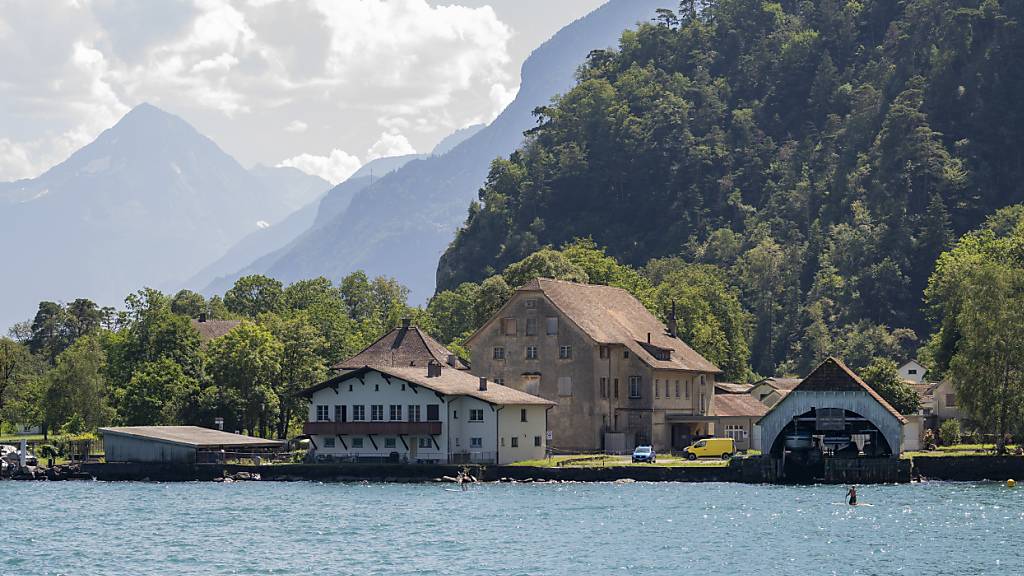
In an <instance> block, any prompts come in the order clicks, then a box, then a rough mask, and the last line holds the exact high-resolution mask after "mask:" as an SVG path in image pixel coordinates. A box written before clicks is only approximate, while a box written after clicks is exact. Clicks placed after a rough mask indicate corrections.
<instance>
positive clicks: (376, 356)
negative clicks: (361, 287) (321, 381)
mask: <svg viewBox="0 0 1024 576" xmlns="http://www.w3.org/2000/svg"><path fill="white" fill-rule="evenodd" d="M450 356H455V354H454V353H452V352H451V351H450V350H448V349H447V348H445V347H444V345H443V344H441V343H440V342H438V341H437V340H434V338H432V337H431V336H430V334H427V333H426V332H425V331H423V330H422V329H420V328H419V327H418V326H400V327H398V328H395V329H394V330H392V331H391V332H388V333H387V334H385V335H384V336H381V337H380V338H379V339H378V340H377V341H376V342H374V343H373V344H370V345H369V346H368V347H366V349H364V350H363V351H362V352H359V353H358V354H356V355H355V356H353V357H351V358H349V359H348V360H345V361H343V362H339V363H338V364H335V365H334V366H333V367H332V368H333V369H335V370H355V369H357V368H362V367H363V366H395V367H400V366H406V367H408V366H418V367H423V368H425V367H426V365H427V364H429V363H430V362H431V361H433V362H437V363H439V364H447V363H448V358H449V357H450ZM455 368H457V369H459V370H468V369H469V366H467V365H466V364H465V363H464V362H463V361H462V360H460V359H458V356H456V360H455Z"/></svg>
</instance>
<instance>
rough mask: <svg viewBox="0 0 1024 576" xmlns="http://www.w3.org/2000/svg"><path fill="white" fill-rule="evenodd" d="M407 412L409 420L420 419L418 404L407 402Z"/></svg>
mask: <svg viewBox="0 0 1024 576" xmlns="http://www.w3.org/2000/svg"><path fill="white" fill-rule="evenodd" d="M407 414H408V415H409V422H419V421H420V406H419V404H409V410H408V412H407Z"/></svg>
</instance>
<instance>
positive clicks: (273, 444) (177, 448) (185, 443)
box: [99, 426, 285, 464]
mask: <svg viewBox="0 0 1024 576" xmlns="http://www.w3.org/2000/svg"><path fill="white" fill-rule="evenodd" d="M99 433H100V435H101V436H102V437H103V450H104V453H105V459H106V461H107V462H141V463H159V464H195V463H197V462H210V461H216V460H218V459H220V458H221V457H222V456H221V455H222V454H223V453H245V454H257V453H263V452H266V451H273V450H281V449H283V448H284V447H285V442H282V441H279V440H267V439H265V438H254V437H252V436H244V435H242V434H231V433H229V432H222V431H220V430H213V429H212V428H201V427H199V426H122V427H111V428H100V429H99ZM222 451H223V452H222Z"/></svg>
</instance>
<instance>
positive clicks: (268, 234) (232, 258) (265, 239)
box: [165, 164, 331, 293]
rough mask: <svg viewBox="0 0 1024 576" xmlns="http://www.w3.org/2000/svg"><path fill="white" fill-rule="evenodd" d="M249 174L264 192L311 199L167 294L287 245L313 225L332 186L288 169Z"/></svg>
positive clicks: (259, 167)
mask: <svg viewBox="0 0 1024 576" xmlns="http://www.w3.org/2000/svg"><path fill="white" fill-rule="evenodd" d="M249 172H250V173H251V174H252V175H253V176H255V177H256V178H258V179H259V180H260V181H261V182H262V183H263V185H264V186H265V187H266V188H267V189H269V190H274V191H276V192H277V193H278V194H280V195H281V196H282V197H284V198H286V199H290V200H293V201H294V202H300V201H303V200H305V199H307V198H310V197H312V198H313V199H312V200H311V201H308V202H307V203H306V205H305V206H302V207H301V208H299V209H298V210H295V211H294V212H292V213H291V214H289V215H288V216H286V217H285V218H284V219H283V220H281V221H280V222H277V223H275V224H272V225H269V226H264V227H260V228H258V229H256V230H254V231H252V232H250V233H249V234H248V235H247V236H245V237H244V238H242V239H241V240H240V241H238V243H237V244H235V245H234V246H232V247H231V248H229V249H228V251H227V252H226V253H224V255H223V256H221V257H220V258H218V259H217V260H216V261H214V262H212V263H211V264H209V265H207V266H205V267H204V268H203V269H202V270H200V271H199V272H198V273H196V274H195V275H193V276H192V277H191V278H189V279H188V280H186V281H185V282H184V283H176V284H173V285H170V286H167V287H165V288H166V289H167V291H169V292H174V291H176V290H178V289H180V288H189V289H192V290H201V289H202V288H204V287H205V286H207V285H208V284H210V283H211V282H213V281H214V280H215V279H216V278H217V277H218V276H219V275H221V274H223V273H224V271H233V270H238V269H240V268H242V267H244V266H245V265H247V264H249V263H250V262H252V261H253V260H256V259H258V258H260V257H261V256H263V255H265V254H268V253H270V252H273V251H275V250H278V249H280V248H281V247H282V246H286V245H287V244H288V243H289V242H291V241H292V240H294V239H295V238H297V237H298V236H299V235H300V234H302V233H303V232H305V231H306V230H308V229H309V228H310V227H311V226H312V225H313V222H314V220H315V219H316V215H317V208H318V207H319V206H320V202H321V200H322V199H323V198H324V197H325V196H326V195H327V193H326V190H327V189H328V188H330V186H331V184H330V182H328V181H327V180H324V179H323V178H320V177H319V176H312V175H310V174H306V173H305V172H303V171H301V170H298V169H296V168H291V167H288V166H276V167H270V166H263V165H261V164H258V165H256V166H254V167H252V168H250V169H249ZM221 293H223V291H221Z"/></svg>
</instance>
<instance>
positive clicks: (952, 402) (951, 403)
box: [946, 394, 956, 408]
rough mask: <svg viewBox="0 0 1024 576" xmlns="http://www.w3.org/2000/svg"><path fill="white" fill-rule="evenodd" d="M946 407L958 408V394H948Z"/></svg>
mask: <svg viewBox="0 0 1024 576" xmlns="http://www.w3.org/2000/svg"><path fill="white" fill-rule="evenodd" d="M946 406H948V407H950V408H955V407H956V394H946Z"/></svg>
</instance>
